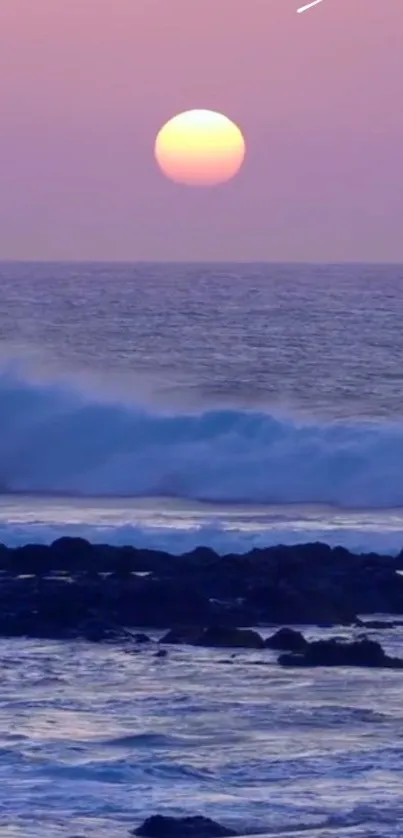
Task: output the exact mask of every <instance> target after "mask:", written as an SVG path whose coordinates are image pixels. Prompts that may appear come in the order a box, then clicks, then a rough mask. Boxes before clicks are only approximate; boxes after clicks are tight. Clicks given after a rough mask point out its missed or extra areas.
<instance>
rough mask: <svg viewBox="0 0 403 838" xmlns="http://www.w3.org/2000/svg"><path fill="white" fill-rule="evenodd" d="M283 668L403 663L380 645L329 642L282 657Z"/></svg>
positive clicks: (402, 666) (394, 665) (386, 666)
mask: <svg viewBox="0 0 403 838" xmlns="http://www.w3.org/2000/svg"><path fill="white" fill-rule="evenodd" d="M278 662H279V664H281V665H282V666H290V667H310V666H348V667H349V666H359V667H371V668H378V669H379V668H381V669H403V660H400V659H399V658H392V657H389V656H388V655H386V654H385V652H384V650H383V649H382V646H381V645H380V643H376V642H375V641H374V640H367V639H363V640H358V641H353V642H351V643H348V642H344V641H340V640H336V639H330V640H315V641H313V642H312V643H308V644H307V646H306V648H305V650H304V651H302V652H295V653H291V654H284V655H280V657H279V659H278Z"/></svg>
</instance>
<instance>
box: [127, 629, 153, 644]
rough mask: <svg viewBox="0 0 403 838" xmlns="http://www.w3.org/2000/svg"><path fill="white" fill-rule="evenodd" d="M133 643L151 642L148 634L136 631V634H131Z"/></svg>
mask: <svg viewBox="0 0 403 838" xmlns="http://www.w3.org/2000/svg"><path fill="white" fill-rule="evenodd" d="M131 636H132V638H133V640H134V641H135V643H141V644H143V643H151V637H149V636H148V634H143V632H141V631H138V632H136V634H132V635H131Z"/></svg>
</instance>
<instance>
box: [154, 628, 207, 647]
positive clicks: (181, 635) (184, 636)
mask: <svg viewBox="0 0 403 838" xmlns="http://www.w3.org/2000/svg"><path fill="white" fill-rule="evenodd" d="M200 631H201V629H200V627H199V626H186V627H184V628H176V629H169V631H167V633H166V634H164V636H163V637H161V639H160V640H159V641H158V642H159V643H162V644H164V643H168V644H169V645H174V646H186V645H192V644H194V642H195V641H196V640H197V639H198V637H200Z"/></svg>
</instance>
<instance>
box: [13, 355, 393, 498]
mask: <svg viewBox="0 0 403 838" xmlns="http://www.w3.org/2000/svg"><path fill="white" fill-rule="evenodd" d="M402 462H403V425H402V424H399V423H391V422H389V423H386V422H385V423H380V422H377V423H371V422H362V421H361V422H344V423H342V422H333V423H327V424H326V423H323V422H318V421H297V420H292V419H290V418H279V417H277V416H274V415H270V414H269V413H263V412H248V411H240V410H212V411H207V412H204V413H197V414H196V413H193V414H192V413H187V414H185V413H171V414H168V413H162V412H156V411H154V412H153V411H151V410H150V409H145V408H143V407H141V406H133V405H129V404H128V403H127V402H123V401H122V402H119V401H117V400H115V401H113V402H111V401H110V400H108V399H107V398H105V399H102V398H99V397H97V398H95V397H91V398H89V397H88V395H83V393H81V392H80V391H79V390H74V389H73V388H71V387H68V386H66V385H65V384H61V383H58V382H54V383H37V382H33V381H29V380H27V379H23V378H21V377H19V376H16V375H15V374H13V373H10V372H7V371H3V373H2V374H0V486H1V488H2V490H3V491H4V492H18V491H28V492H50V493H56V492H64V493H72V494H78V495H98V496H101V495H105V496H119V495H122V496H123V495H127V496H156V495H165V496H170V497H182V498H189V499H203V500H208V501H212V502H243V503H250V504H256V503H264V504H295V503H325V504H334V505H337V506H339V507H341V508H363V507H366V508H388V507H396V506H401V505H403V481H402V476H401V475H402V468H401V463H402Z"/></svg>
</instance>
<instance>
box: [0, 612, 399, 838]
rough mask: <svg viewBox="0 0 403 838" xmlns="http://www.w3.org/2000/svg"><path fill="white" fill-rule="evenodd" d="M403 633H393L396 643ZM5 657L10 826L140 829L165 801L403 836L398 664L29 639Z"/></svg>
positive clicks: (1, 718)
mask: <svg viewBox="0 0 403 838" xmlns="http://www.w3.org/2000/svg"><path fill="white" fill-rule="evenodd" d="M401 631H402V630H397V629H395V630H392V631H390V632H386V635H385V634H384V633H383V634H382V638H383V639H384V642H385V646H386V647H387V648H388V649H390V650H391V651H392V650H393V651H394V652H395V653H396V652H397V651H400V650H401V646H402V639H403V635H402V633H401ZM344 633H345V634H346V632H344ZM309 634H310V635H311V636H312V637H313V636H315V635H316V634H318V632H311V633H309V632H308V635H309ZM322 634H323V632H322ZM374 636H375V635H374ZM0 658H1V665H2V695H1V704H0V780H1V788H2V794H1V798H2V805H1V810H0V828H1V834H2V835H4V836H7V838H10V836H12V838H43V836H49V838H50V836H52V838H53V836H54V838H56V836H60V837H61V836H63V838H67V836H73V835H77V836H78V835H80V836H85V838H87V836H88V838H90V836H91V838H92V836H93V838H95V836H97V838H123V836H126V838H127V836H128V834H129V830H130V829H132V828H134V827H135V826H137V825H138V824H139V823H140V822H141V820H142V819H144V818H145V817H146V816H148V815H150V814H152V813H155V812H165V813H171V814H178V813H182V812H188V813H201V814H206V815H208V816H210V817H214V818H217V819H218V820H220V821H221V822H223V823H226V824H229V825H231V826H233V827H234V828H235V829H237V830H239V832H240V833H241V834H248V833H250V832H253V831H255V830H258V831H262V832H263V833H266V834H271V835H272V834H274V835H277V836H280V835H282V836H283V835H288V834H289V833H292V834H294V832H297V834H299V832H301V834H303V835H304V836H306V838H319V836H320V838H340V836H343V838H356V836H359V838H395V837H396V838H398V836H400V835H401V829H402V825H403V805H402V795H401V782H402V773H403V745H402V739H401V727H402V722H403V715H402V702H401V696H402V684H403V682H402V675H401V673H400V672H393V671H365V670H356V671H353V670H339V671H334V670H317V671H313V672H310V671H301V670H299V671H298V670H297V671H295V672H292V671H290V670H287V671H285V670H282V669H280V667H278V666H277V665H275V664H274V660H275V655H274V654H273V653H271V652H268V651H266V652H248V653H242V652H240V653H238V654H236V655H235V656H233V655H232V654H230V653H226V652H225V651H222V650H221V651H219V650H211V651H210V650H200V649H189V650H187V649H185V648H172V649H170V651H169V656H168V658H167V659H162V660H161V659H156V658H155V657H154V650H149V649H147V650H142V651H140V652H138V653H137V654H136V653H130V652H129V651H128V650H127V651H125V650H124V649H123V648H122V649H114V648H107V647H102V646H101V647H94V646H90V645H88V644H84V643H82V644H80V643H74V644H58V643H48V642H40V643H38V642H34V641H26V640H21V641H17V640H13V641H1V642H0ZM259 664H261V665H259ZM262 664H264V665H262ZM266 664H267V665H266ZM325 827H326V828H325Z"/></svg>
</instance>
